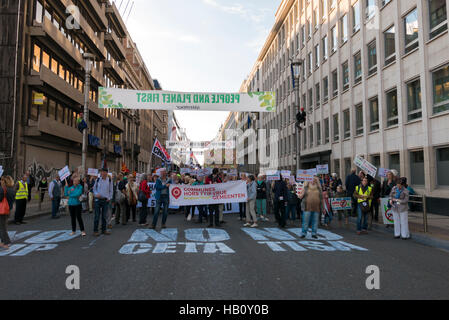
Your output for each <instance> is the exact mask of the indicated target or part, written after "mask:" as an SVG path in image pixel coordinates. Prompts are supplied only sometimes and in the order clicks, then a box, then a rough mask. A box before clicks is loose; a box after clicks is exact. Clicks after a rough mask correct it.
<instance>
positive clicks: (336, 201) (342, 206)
mask: <svg viewBox="0 0 449 320" xmlns="http://www.w3.org/2000/svg"><path fill="white" fill-rule="evenodd" d="M331 206H332V210H334V211H342V210H351V209H352V200H351V198H332V199H331Z"/></svg>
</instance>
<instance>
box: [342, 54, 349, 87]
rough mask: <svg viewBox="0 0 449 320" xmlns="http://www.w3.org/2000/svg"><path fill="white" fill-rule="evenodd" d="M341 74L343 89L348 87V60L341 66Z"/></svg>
mask: <svg viewBox="0 0 449 320" xmlns="http://www.w3.org/2000/svg"><path fill="white" fill-rule="evenodd" d="M341 71H342V76H343V91H345V90H347V89H349V66H348V61H346V62H345V63H343V64H342V66H341Z"/></svg>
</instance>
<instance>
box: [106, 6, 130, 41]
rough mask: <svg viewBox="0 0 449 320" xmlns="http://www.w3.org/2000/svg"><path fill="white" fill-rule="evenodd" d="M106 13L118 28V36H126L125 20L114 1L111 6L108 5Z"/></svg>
mask: <svg viewBox="0 0 449 320" xmlns="http://www.w3.org/2000/svg"><path fill="white" fill-rule="evenodd" d="M106 15H107V16H108V17H109V18H110V21H111V22H112V23H113V25H114V27H115V29H116V30H117V33H118V36H119V37H120V38H125V37H126V25H125V23H124V22H123V20H122V17H121V16H120V13H119V11H118V9H117V7H116V6H115V4H114V3H112V5H111V6H108V7H107V8H106Z"/></svg>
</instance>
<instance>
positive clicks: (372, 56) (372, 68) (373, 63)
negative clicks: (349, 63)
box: [368, 40, 377, 75]
mask: <svg viewBox="0 0 449 320" xmlns="http://www.w3.org/2000/svg"><path fill="white" fill-rule="evenodd" d="M376 72H377V50H376V40H374V41H372V42H371V43H370V44H368V75H372V74H374V73H376Z"/></svg>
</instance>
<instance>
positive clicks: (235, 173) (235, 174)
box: [228, 169, 237, 177]
mask: <svg viewBox="0 0 449 320" xmlns="http://www.w3.org/2000/svg"><path fill="white" fill-rule="evenodd" d="M228 176H230V177H237V169H231V170H229V172H228Z"/></svg>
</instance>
